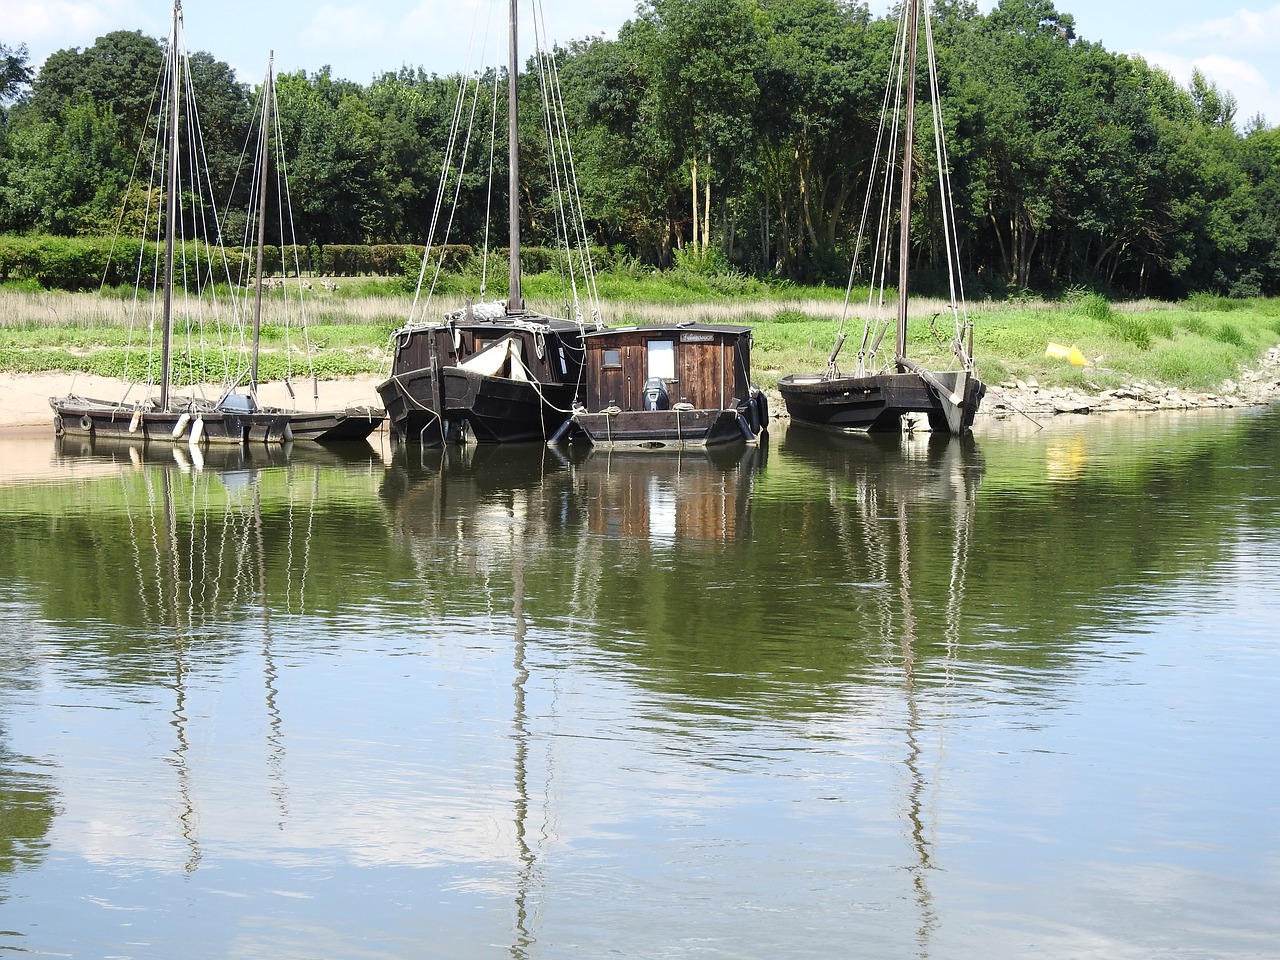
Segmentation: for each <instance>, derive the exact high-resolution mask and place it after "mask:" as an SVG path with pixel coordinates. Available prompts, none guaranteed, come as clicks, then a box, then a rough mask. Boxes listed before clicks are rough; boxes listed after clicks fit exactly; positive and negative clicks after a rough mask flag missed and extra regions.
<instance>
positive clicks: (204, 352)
mask: <svg viewBox="0 0 1280 960" xmlns="http://www.w3.org/2000/svg"><path fill="white" fill-rule="evenodd" d="M491 279H492V278H491ZM505 279H506V278H505V277H502V278H500V280H501V281H502V284H503V286H504V287H505ZM552 280H555V283H554V284H553V283H552ZM558 284H559V280H558V278H552V277H550V276H539V277H534V278H529V280H528V281H527V286H526V288H525V295H526V299H527V300H528V301H529V305H530V306H531V307H533V308H536V309H545V310H548V311H561V310H563V309H564V305H565V298H564V297H563V295H562V294H560V293H559V292H558V291H559V287H558ZM599 288H600V292H601V294H602V297H603V299H604V303H603V311H602V314H603V317H604V320H605V322H606V323H612V324H622V323H629V322H639V321H645V320H653V319H667V320H676V321H688V320H694V321H711V322H717V323H742V324H747V325H750V326H753V327H754V330H755V348H754V354H753V361H752V365H753V370H754V376H755V378H756V380H757V381H758V382H759V383H760V384H761V385H763V386H773V385H775V384H776V382H777V378H778V376H780V375H781V374H783V373H788V372H802V371H816V370H822V369H825V367H826V364H827V358H828V355H829V354H830V351H831V347H832V343H833V340H834V337H835V333H836V329H837V324H838V322H839V318H840V316H841V313H842V312H843V309H844V306H843V300H844V292H843V291H842V290H835V289H832V288H798V287H793V286H785V285H784V286H778V287H774V286H771V285H768V284H764V283H761V282H760V281H754V280H746V279H744V278H741V277H737V276H729V277H726V278H719V279H717V278H710V280H708V278H705V277H700V276H699V275H698V274H696V273H693V272H690V271H685V272H683V273H677V272H675V271H669V272H668V273H664V274H653V273H652V271H637V272H636V275H635V276H630V275H629V274H628V273H626V272H625V271H606V272H605V273H604V274H602V275H601V277H600V279H599ZM464 293H465V291H464V292H456V293H452V294H447V295H441V296H438V297H437V298H436V299H435V300H434V301H433V302H432V304H431V306H430V307H429V309H428V310H427V311H426V313H425V316H428V317H435V316H440V315H441V314H442V313H444V312H446V311H448V310H453V309H457V308H458V307H459V306H461V305H462V304H463V303H464V302H465V300H464ZM504 293H505V290H498V291H493V290H491V291H490V294H489V296H490V297H491V298H497V297H501V296H503V295H504ZM471 295H472V296H475V295H476V294H475V293H472V294H471ZM228 299H229V298H228ZM266 300H267V302H266V309H265V317H266V320H265V326H264V328H263V333H262V343H263V351H264V352H263V355H262V357H261V360H260V366H261V371H262V377H263V379H264V380H271V379H280V378H282V377H283V376H285V374H286V373H288V374H290V375H293V376H296V375H299V374H300V373H307V374H310V373H312V372H314V373H315V374H316V375H317V376H319V377H321V378H327V377H340V376H356V375H361V374H378V373H381V372H385V370H386V365H387V361H388V358H389V349H388V343H389V337H390V334H391V332H392V331H393V330H394V329H395V328H396V327H397V326H399V325H400V324H402V323H404V321H405V319H406V318H407V316H408V314H409V310H410V305H411V303H412V297H411V295H410V294H408V293H405V292H404V291H403V289H402V285H398V284H396V283H395V282H393V281H388V280H378V279H353V280H344V279H339V280H338V281H337V286H336V289H327V288H317V289H313V290H312V291H310V292H308V293H306V295H305V300H304V302H305V304H306V309H305V315H306V321H307V323H306V333H305V335H304V334H303V332H302V330H301V329H300V328H299V327H297V326H296V325H294V326H286V316H285V314H286V307H288V306H289V304H290V303H291V302H296V295H295V298H294V300H293V301H286V299H285V298H284V297H283V296H282V295H280V294H279V293H272V294H271V295H270V296H268V297H267V298H266ZM867 300H868V297H867V291H866V290H865V289H864V290H861V291H857V292H855V296H854V298H853V300H852V302H851V305H850V312H849V316H848V318H847V319H846V321H845V327H844V329H845V333H846V335H847V340H846V342H845V345H844V347H843V349H842V351H841V353H840V356H839V359H838V365H839V366H840V367H841V368H843V369H846V370H848V369H852V367H853V366H854V364H855V363H856V358H857V353H858V348H859V345H860V343H861V341H862V337H863V319H862V318H863V317H864V316H865V315H867V314H869V313H870V311H869V309H868V306H867ZM912 308H913V310H912V314H913V318H912V321H911V324H910V327H909V351H910V352H911V354H912V356H914V357H916V358H918V359H919V360H921V362H924V363H926V364H934V365H938V366H943V367H945V366H946V365H947V364H948V363H949V362H950V351H949V347H948V340H949V338H950V336H951V335H952V331H951V326H952V324H951V320H950V313H949V310H948V309H947V307H946V305H945V304H943V303H940V302H938V301H930V300H927V299H923V298H921V299H917V300H913V301H912ZM584 309H585V307H584ZM892 309H893V308H892V304H890V305H888V307H887V310H888V313H889V315H890V316H892ZM969 316H970V318H971V319H972V320H973V323H974V353H975V355H976V357H977V362H978V372H979V375H980V376H982V377H983V379H985V380H987V381H988V382H990V383H1004V382H1011V381H1016V380H1024V381H1025V380H1032V379H1034V380H1035V381H1037V382H1039V383H1040V384H1042V385H1044V386H1073V387H1079V388H1081V389H1089V390H1092V389H1099V388H1105V387H1108V386H1119V385H1120V384H1122V383H1132V382H1135V381H1145V382H1149V383H1153V384H1158V385H1168V386H1177V387H1182V388H1186V389H1213V388H1215V387H1217V386H1218V385H1219V384H1221V382H1222V381H1223V380H1226V379H1230V378H1234V377H1236V376H1238V374H1239V370H1240V367H1242V366H1251V365H1254V364H1255V363H1256V362H1257V359H1258V357H1260V356H1261V355H1262V354H1263V353H1264V352H1265V351H1266V350H1267V349H1268V348H1270V347H1272V346H1274V345H1276V344H1277V343H1280V300H1262V299H1256V300H1226V299H1223V298H1218V297H1207V296H1198V297H1194V298H1192V299H1190V300H1188V301H1186V302H1184V303H1178V304H1167V303H1157V302H1143V303H1138V304H1127V303H1117V304H1112V303H1108V302H1107V301H1106V300H1105V299H1103V298H1102V297H1100V296H1098V295H1096V294H1081V295H1073V296H1071V297H1069V298H1067V299H1065V300H1063V301H1040V302H1028V301H1019V302H1016V303H1002V302H999V303H998V302H982V303H977V304H970V305H969ZM931 318H935V319H934V323H935V326H936V332H935V330H932V329H930V320H931ZM148 321H149V317H148V315H147V313H146V312H145V311H142V312H139V311H137V310H136V309H135V308H134V306H133V304H132V301H131V300H129V299H126V298H125V297H124V296H122V295H121V292H120V291H105V292H102V293H80V294H71V293H55V292H49V291H39V290H32V289H29V287H27V286H17V287H14V286H12V285H9V286H5V287H0V370H5V371H9V372H24V371H26V372H35V371H52V370H69V371H71V370H74V371H81V372H88V373H96V374H100V375H104V376H128V377H129V378H131V379H141V378H143V377H144V375H145V367H144V366H141V365H143V364H145V363H146V362H147V361H146V353H147V340H148V329H147V325H148ZM289 322H290V323H291V324H296V322H297V318H296V317H295V318H292V319H290V321H289ZM178 339H179V341H180V344H181V345H180V347H179V348H178V349H179V352H180V354H181V358H180V359H181V360H182V362H181V363H179V364H177V367H178V368H179V369H180V371H181V370H182V369H186V370H190V371H194V374H193V375H210V374H213V373H214V372H216V371H219V370H221V369H223V366H224V365H223V363H222V360H221V359H220V356H221V347H220V346H219V344H220V343H227V342H230V343H233V344H236V345H237V346H238V347H239V349H240V350H241V357H242V358H243V356H244V355H245V354H244V350H246V349H247V347H246V346H244V340H243V338H242V337H241V335H239V334H234V335H233V334H231V333H228V332H225V331H224V332H219V331H218V330H217V329H216V326H214V325H204V326H193V327H192V334H191V336H190V337H189V338H187V337H179V338H178ZM1049 343H1060V344H1063V345H1066V346H1075V347H1077V348H1079V350H1080V351H1081V352H1082V353H1083V354H1084V355H1085V356H1086V357H1088V358H1089V359H1090V360H1091V361H1092V363H1091V365H1090V366H1088V367H1085V368H1079V367H1073V366H1071V365H1070V364H1069V363H1067V362H1065V361H1062V360H1056V359H1053V358H1050V357H1047V356H1046V354H1045V348H1046V346H1047V345H1048V344H1049ZM131 344H132V346H131ZM892 351H893V343H892V334H891V333H890V334H889V335H888V336H886V338H885V342H884V343H883V344H882V345H881V349H880V354H879V356H880V358H881V359H887V358H888V357H889V356H890V355H891V354H892ZM308 356H310V359H308ZM215 358H218V359H215ZM184 363H185V364H186V366H185V367H184V366H183V364H184ZM179 375H180V376H183V374H182V373H181V372H180V374H179ZM215 379H219V378H215Z"/></svg>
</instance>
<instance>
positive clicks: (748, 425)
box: [569, 409, 761, 450]
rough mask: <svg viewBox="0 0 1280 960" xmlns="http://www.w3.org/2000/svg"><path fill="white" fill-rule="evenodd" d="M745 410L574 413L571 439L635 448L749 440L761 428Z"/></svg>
mask: <svg viewBox="0 0 1280 960" xmlns="http://www.w3.org/2000/svg"><path fill="white" fill-rule="evenodd" d="M750 417H751V413H750V411H746V410H738V409H732V410H604V411H601V412H599V413H583V412H578V413H575V414H574V415H573V418H572V424H571V433H570V437H569V439H570V440H571V441H572V440H573V439H575V438H576V437H577V436H581V437H583V438H585V439H586V440H588V441H590V442H591V444H592V445H593V446H598V447H614V448H623V449H626V448H630V449H638V450H665V449H684V448H688V447H715V446H723V445H725V444H730V443H752V442H755V441H756V440H757V439H758V438H759V435H760V432H761V429H760V428H759V426H758V425H755V424H753V423H752V420H751V419H750Z"/></svg>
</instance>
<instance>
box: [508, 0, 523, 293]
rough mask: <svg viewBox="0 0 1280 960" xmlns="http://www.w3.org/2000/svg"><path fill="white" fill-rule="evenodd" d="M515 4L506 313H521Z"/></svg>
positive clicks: (513, 0)
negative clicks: (509, 266)
mask: <svg viewBox="0 0 1280 960" xmlns="http://www.w3.org/2000/svg"><path fill="white" fill-rule="evenodd" d="M516 2H517V0H510V4H509V5H510V9H511V34H510V39H509V45H510V57H509V60H508V64H507V144H508V150H509V158H510V159H509V163H510V169H509V170H508V172H507V188H508V198H507V207H508V213H509V216H510V238H511V239H510V242H509V247H510V250H511V289H510V293H509V294H508V296H507V313H522V312H524V297H523V295H522V293H521V290H520V145H519V132H520V112H519V108H520V97H519V84H518V82H517V80H518V77H519V69H520V64H519V53H518V51H517V49H516Z"/></svg>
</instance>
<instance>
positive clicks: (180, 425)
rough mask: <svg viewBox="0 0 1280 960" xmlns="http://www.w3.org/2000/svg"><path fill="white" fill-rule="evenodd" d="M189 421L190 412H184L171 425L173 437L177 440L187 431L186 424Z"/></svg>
mask: <svg viewBox="0 0 1280 960" xmlns="http://www.w3.org/2000/svg"><path fill="white" fill-rule="evenodd" d="M190 422H191V414H189V413H184V414H183V415H182V416H180V417H179V418H178V422H177V423H176V424H174V426H173V439H175V440H177V439H178V438H179V437H181V436H182V435H183V434H184V433H186V432H187V424H188V423H190Z"/></svg>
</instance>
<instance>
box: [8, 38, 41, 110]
mask: <svg viewBox="0 0 1280 960" xmlns="http://www.w3.org/2000/svg"><path fill="white" fill-rule="evenodd" d="M33 76H34V73H33V72H32V70H31V64H30V63H29V62H28V60H27V47H26V44H23V43H20V44H18V46H17V48H16V49H13V50H11V49H9V47H8V46H6V45H5V44H3V43H0V105H2V104H6V103H8V102H10V101H11V100H13V99H14V98H15V97H16V96H18V94H19V93H20V92H21V91H22V88H23V87H25V86H27V85H28V84H30V83H31V79H32V77H33Z"/></svg>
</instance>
